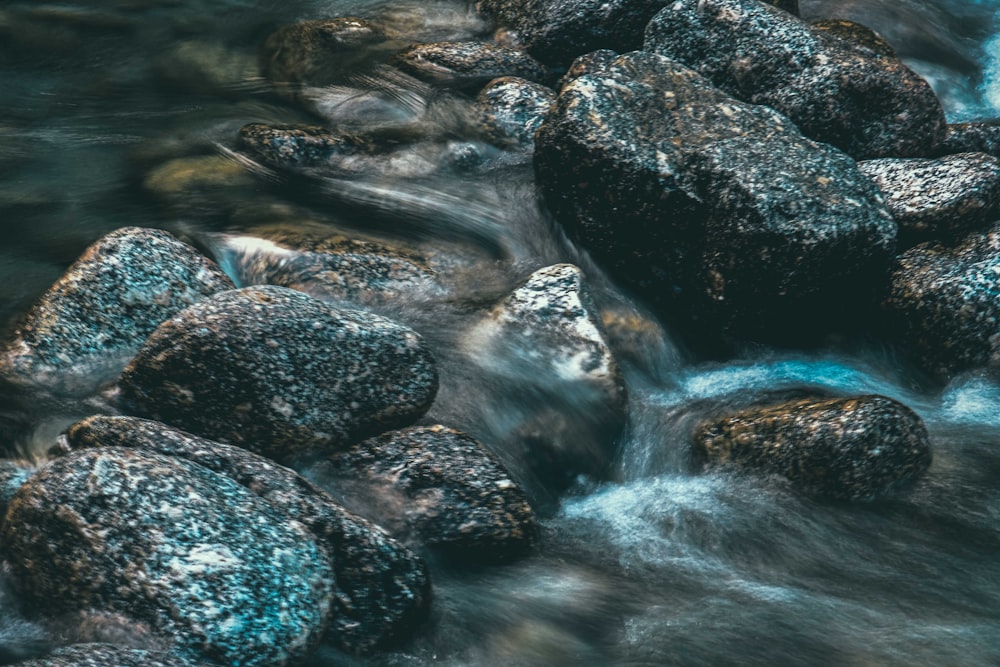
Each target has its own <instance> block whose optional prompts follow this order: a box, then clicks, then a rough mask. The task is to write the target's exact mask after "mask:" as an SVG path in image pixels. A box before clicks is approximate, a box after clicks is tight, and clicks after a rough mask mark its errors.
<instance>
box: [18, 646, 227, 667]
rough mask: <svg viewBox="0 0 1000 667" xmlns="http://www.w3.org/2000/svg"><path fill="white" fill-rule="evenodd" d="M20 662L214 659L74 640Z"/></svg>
mask: <svg viewBox="0 0 1000 667" xmlns="http://www.w3.org/2000/svg"><path fill="white" fill-rule="evenodd" d="M17 664H18V667H211V666H212V665H214V664H215V663H211V662H203V661H200V660H199V661H193V660H188V659H187V658H184V657H181V656H179V655H175V654H173V653H163V652H161V651H148V650H145V649H138V648H127V647H123V646H114V645H113V644H75V645H73V646H66V647H63V648H58V649H56V650H55V651H52V652H51V653H49V654H48V655H46V656H44V657H41V658H34V659H32V660H24V661H22V662H18V663H17Z"/></svg>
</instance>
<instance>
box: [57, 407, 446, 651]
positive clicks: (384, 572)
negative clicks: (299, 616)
mask: <svg viewBox="0 0 1000 667" xmlns="http://www.w3.org/2000/svg"><path fill="white" fill-rule="evenodd" d="M63 447H64V448H65V450H66V451H69V450H77V449H87V448H100V447H128V448H134V449H140V450H144V451H146V452H153V453H157V454H162V455H164V456H170V457H176V458H180V459H185V460H187V461H190V462H192V463H196V464H198V465H200V466H203V467H205V468H207V469H209V470H211V471H212V472H214V473H218V474H220V475H225V476H226V477H228V478H229V479H232V480H233V481H235V482H237V483H238V484H241V485H242V486H244V487H246V488H247V489H249V490H250V491H252V492H253V493H255V494H256V495H258V496H260V497H261V498H262V499H264V500H265V501H267V502H268V503H269V504H270V505H271V506H272V507H273V508H274V509H275V510H277V511H278V513H279V514H281V515H282V516H283V517H284V518H285V521H287V522H293V523H298V524H301V525H303V526H305V527H306V528H308V529H309V530H310V531H311V532H312V533H313V535H315V536H316V537H317V538H318V539H319V542H320V544H321V545H322V546H324V547H325V548H326V549H327V551H328V552H329V554H330V555H331V556H332V560H333V576H334V580H335V582H336V587H337V592H338V594H337V595H336V596H335V598H334V601H333V612H332V615H331V616H332V618H331V621H330V630H329V632H328V634H327V639H329V640H331V641H333V642H334V643H336V644H337V645H338V646H340V647H341V648H343V649H344V650H347V651H350V652H353V653H366V652H369V651H371V650H373V649H376V648H379V647H383V646H386V645H388V644H390V643H392V642H393V641H395V640H398V639H401V638H403V637H405V636H406V635H407V634H408V633H410V632H411V631H412V630H413V628H414V627H415V626H416V625H417V624H419V623H420V622H421V621H423V620H424V618H425V617H426V615H427V612H428V608H429V605H430V598H431V588H430V578H429V577H428V573H427V566H426V565H425V563H424V562H423V561H422V560H421V559H420V558H419V557H418V556H416V555H415V554H414V553H412V552H411V551H410V550H409V549H407V548H406V547H404V546H403V545H402V544H400V543H398V542H396V541H395V540H393V539H392V538H391V537H389V535H388V534H386V533H385V531H383V530H382V529H381V528H379V527H378V526H375V525H373V524H371V523H369V522H368V521H365V520H364V519H362V518H360V517H357V516H354V515H353V514H351V513H349V512H347V511H346V510H345V509H344V508H343V507H341V506H340V505H338V504H337V503H335V502H334V501H333V499H332V498H330V496H328V495H327V494H326V493H324V492H323V491H322V490H320V489H318V488H316V487H315V486H313V485H312V484H310V483H309V482H308V481H306V480H305V479H303V478H302V477H301V476H299V475H298V474H297V473H296V472H295V471H293V470H290V469H288V468H284V467H282V466H279V465H277V464H276V463H274V462H273V461H270V460H268V459H265V458H263V457H261V456H258V455H256V454H253V453H252V452H249V451H246V450H244V449H241V448H239V447H233V446H231V445H226V444H223V443H219V442H213V441H211V440H206V439H204V438H199V437H197V436H194V435H191V434H189V433H185V432H183V431H179V430H177V429H174V428H171V427H169V426H167V425H166V424H161V423H159V422H154V421H149V420H145V419H138V418H135V417H103V416H98V417H90V418H88V419H85V420H83V421H80V422H77V423H76V424H74V425H72V426H71V427H70V428H68V429H67V430H66V433H65V437H64V440H63Z"/></svg>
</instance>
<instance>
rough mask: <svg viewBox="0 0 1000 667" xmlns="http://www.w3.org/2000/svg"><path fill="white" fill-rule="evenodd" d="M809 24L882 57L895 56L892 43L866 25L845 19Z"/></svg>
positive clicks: (824, 20)
mask: <svg viewBox="0 0 1000 667" xmlns="http://www.w3.org/2000/svg"><path fill="white" fill-rule="evenodd" d="M772 4H773V3H772ZM809 25H810V27H811V28H812V29H813V30H814V31H816V30H819V31H822V32H825V33H828V34H830V35H833V36H835V37H839V38H841V39H844V40H847V41H849V42H854V43H855V44H857V45H858V46H860V47H862V48H865V49H867V50H868V51H871V52H872V53H874V54H875V55H877V56H880V57H883V58H895V57H896V51H895V49H893V48H892V45H891V44H889V42H887V41H885V38H884V37H882V35H880V34H878V33H877V32H875V31H874V30H872V29H871V28H869V27H868V26H866V25H861V24H860V23H855V22H854V21H848V20H845V19H822V20H819V21H813V22H812V23H810V24H809Z"/></svg>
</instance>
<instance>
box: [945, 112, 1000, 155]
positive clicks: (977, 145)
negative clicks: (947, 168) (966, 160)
mask: <svg viewBox="0 0 1000 667" xmlns="http://www.w3.org/2000/svg"><path fill="white" fill-rule="evenodd" d="M938 153H939V154H941V155H950V154H952V153H986V154H987V155H992V156H993V157H1000V119H997V118H994V119H990V120H983V121H972V122H968V123H953V124H949V125H948V126H947V128H946V129H945V134H944V140H943V141H942V142H941V145H940V146H938Z"/></svg>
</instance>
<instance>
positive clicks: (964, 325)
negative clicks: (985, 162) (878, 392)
mask: <svg viewBox="0 0 1000 667" xmlns="http://www.w3.org/2000/svg"><path fill="white" fill-rule="evenodd" d="M883 308H884V310H885V312H886V316H887V319H888V321H889V323H890V326H891V328H892V329H893V330H894V332H895V334H896V336H897V338H898V339H899V340H900V341H901V342H902V344H903V345H904V346H905V347H906V348H907V349H908V350H909V351H910V352H911V354H912V355H913V357H914V358H915V359H916V360H917V362H918V363H920V364H921V365H922V366H923V367H925V368H926V369H927V370H929V371H930V372H932V373H933V374H935V375H937V376H939V377H941V378H946V377H948V376H950V375H952V374H954V373H956V372H958V371H962V370H966V369H970V368H976V367H980V366H998V365H1000V325H998V323H1000V225H997V224H994V225H993V226H992V227H991V228H990V229H988V230H987V231H986V232H975V233H972V234H970V235H968V236H967V237H965V238H964V239H962V240H960V241H958V242H953V243H948V244H945V243H941V242H927V243H922V244H920V245H918V246H915V247H913V248H910V249H909V250H907V251H906V252H904V253H903V254H902V255H900V256H899V258H898V259H897V260H896V263H895V265H894V267H893V270H892V275H891V281H890V284H889V290H888V294H887V296H886V297H885V300H884V302H883Z"/></svg>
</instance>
